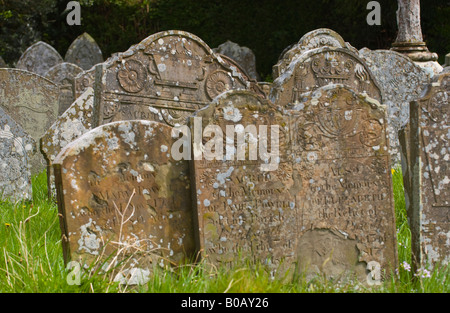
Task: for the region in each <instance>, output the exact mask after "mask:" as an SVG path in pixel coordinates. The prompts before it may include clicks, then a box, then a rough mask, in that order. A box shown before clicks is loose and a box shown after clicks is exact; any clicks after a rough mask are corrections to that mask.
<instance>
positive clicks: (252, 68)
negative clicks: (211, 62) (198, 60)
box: [213, 40, 261, 81]
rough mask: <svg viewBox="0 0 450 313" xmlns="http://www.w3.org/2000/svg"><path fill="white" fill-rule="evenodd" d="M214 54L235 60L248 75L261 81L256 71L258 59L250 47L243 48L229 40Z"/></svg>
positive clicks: (215, 49) (215, 50) (216, 49)
mask: <svg viewBox="0 0 450 313" xmlns="http://www.w3.org/2000/svg"><path fill="white" fill-rule="evenodd" d="M213 51H214V52H216V53H220V54H224V55H226V56H227V57H229V58H232V59H233V60H235V61H236V62H237V63H238V64H239V65H240V66H241V67H242V68H243V69H244V71H245V73H247V74H248V76H249V77H250V78H251V79H254V80H256V81H260V80H261V77H260V76H259V74H258V71H257V70H256V57H255V54H254V53H253V51H252V50H251V49H250V48H248V47H241V46H240V45H238V44H237V43H235V42H232V41H230V40H227V41H226V42H224V43H223V44H221V45H219V46H218V47H217V48H214V49H213Z"/></svg>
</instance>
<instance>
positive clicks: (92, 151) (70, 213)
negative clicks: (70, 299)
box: [54, 121, 195, 279]
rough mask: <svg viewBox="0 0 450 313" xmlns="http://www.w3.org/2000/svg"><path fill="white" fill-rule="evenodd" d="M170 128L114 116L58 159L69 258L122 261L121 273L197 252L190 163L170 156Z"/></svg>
mask: <svg viewBox="0 0 450 313" xmlns="http://www.w3.org/2000/svg"><path fill="white" fill-rule="evenodd" d="M171 130H172V128H171V127H169V126H167V125H164V124H162V123H157V122H149V121H120V122H113V123H109V124H106V125H103V126H100V127H97V128H95V129H93V130H91V131H89V132H88V133H86V134H84V135H83V136H81V137H80V138H78V139H77V140H75V141H73V142H72V143H70V144H69V145H67V146H66V147H65V148H64V149H63V150H62V151H61V153H60V154H59V155H58V156H57V157H56V159H55V161H54V170H55V176H56V185H57V193H58V208H59V212H60V214H61V220H60V222H61V228H62V234H63V242H62V243H63V248H64V249H63V250H64V256H65V260H66V262H67V261H69V260H75V261H79V262H83V264H92V265H95V264H94V263H93V262H96V260H101V261H106V265H103V263H102V262H100V263H97V265H99V266H102V268H103V270H105V268H106V267H108V266H111V267H114V266H116V265H117V264H118V263H117V262H119V261H123V262H124V263H122V264H121V265H120V266H119V268H120V271H121V273H122V274H123V273H126V272H127V271H128V270H130V269H132V268H134V269H139V270H140V271H141V272H142V273H147V274H148V273H149V272H150V271H151V270H152V267H153V266H155V265H164V264H167V263H171V264H179V263H181V262H183V261H184V260H185V259H186V258H191V257H193V253H194V249H195V245H194V235H193V228H192V210H191V198H190V197H191V196H190V188H189V167H188V161H183V160H182V161H175V160H174V159H173V158H172V157H171V155H170V147H171V146H172V144H173V143H174V141H175V140H176V139H174V138H173V137H172V134H171ZM108 257H109V259H108V260H106V258H108ZM126 257H130V259H128V260H125V258H126ZM121 273H119V274H118V277H117V276H116V279H119V278H120V275H122V274H121Z"/></svg>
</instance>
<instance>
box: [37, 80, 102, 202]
mask: <svg viewBox="0 0 450 313" xmlns="http://www.w3.org/2000/svg"><path fill="white" fill-rule="evenodd" d="M93 106H94V90H93V89H92V88H88V89H87V90H86V91H85V92H84V93H83V94H82V95H81V96H80V97H78V98H77V99H76V100H75V101H74V103H72V105H71V106H70V107H69V108H68V109H67V110H66V111H65V112H64V113H63V114H61V115H60V116H59V117H58V119H57V120H56V121H55V122H54V123H53V125H52V126H51V127H50V128H49V129H48V130H47V131H46V132H45V134H44V135H43V136H42V138H41V140H40V149H41V153H42V154H43V155H44V157H45V160H46V161H47V187H48V193H49V197H52V194H54V195H56V193H55V192H54V190H55V186H54V175H53V166H52V164H53V161H54V160H55V158H56V156H57V155H58V154H59V153H60V152H61V150H62V149H63V148H64V147H65V146H67V145H68V144H69V143H71V142H72V141H74V140H75V139H77V138H78V137H80V136H81V135H83V134H84V133H87V132H88V131H90V130H91V129H92V118H93V117H92V108H93Z"/></svg>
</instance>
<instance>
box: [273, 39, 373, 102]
mask: <svg viewBox="0 0 450 313" xmlns="http://www.w3.org/2000/svg"><path fill="white" fill-rule="evenodd" d="M337 83H339V84H344V85H347V86H349V87H350V88H352V89H353V90H355V91H356V92H358V93H366V94H367V95H368V96H370V97H371V98H374V99H376V100H378V101H379V102H382V92H381V90H380V88H379V86H378V83H377V82H376V81H375V78H374V77H373V75H372V73H371V72H370V70H369V69H368V67H367V66H366V64H365V63H364V61H362V60H361V59H360V58H359V57H358V56H357V55H356V54H354V53H353V52H351V51H350V50H349V49H343V48H329V47H324V48H318V49H314V50H310V51H307V52H305V53H303V54H301V55H299V56H297V57H296V58H295V59H294V60H293V61H292V62H291V63H290V65H289V67H288V69H287V70H286V71H285V72H284V73H283V75H281V76H280V77H278V78H277V79H276V80H275V81H274V82H273V84H272V89H271V94H270V97H269V98H270V100H271V101H272V102H274V103H275V104H277V105H279V106H282V107H285V106H286V105H289V104H290V105H293V104H296V103H298V102H300V101H301V98H302V96H301V95H302V93H305V92H308V91H312V90H314V89H317V88H319V87H322V86H325V85H328V84H337Z"/></svg>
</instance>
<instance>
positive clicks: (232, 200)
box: [190, 91, 298, 271]
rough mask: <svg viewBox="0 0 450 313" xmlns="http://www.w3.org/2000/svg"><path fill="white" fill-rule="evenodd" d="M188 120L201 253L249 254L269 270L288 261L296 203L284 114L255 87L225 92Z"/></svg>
mask: <svg viewBox="0 0 450 313" xmlns="http://www.w3.org/2000/svg"><path fill="white" fill-rule="evenodd" d="M190 120H191V123H190V127H191V133H192V134H193V136H192V139H193V149H194V150H193V155H194V159H193V160H192V163H191V171H193V177H194V181H193V182H192V183H193V187H192V193H193V195H194V206H195V212H196V216H197V220H198V232H199V239H198V242H197V245H198V250H199V251H201V253H202V257H203V258H205V259H207V263H209V262H210V263H212V264H216V265H218V264H222V265H229V264H233V263H235V262H236V261H238V260H239V259H240V258H244V259H245V258H249V259H251V260H257V261H259V262H262V263H267V264H268V265H269V268H270V269H271V270H274V271H276V270H280V271H281V270H283V269H287V268H288V267H289V266H292V265H293V264H294V263H295V261H296V251H295V249H296V240H297V231H298V228H297V210H298V208H297V207H296V206H295V201H294V196H293V195H292V194H291V193H290V187H291V186H292V184H293V179H292V175H291V174H292V169H291V167H292V166H291V164H289V163H287V162H286V153H285V150H284V149H285V147H286V144H285V141H286V136H284V133H285V132H286V129H285V123H284V120H283V118H282V115H281V112H279V111H277V110H275V108H274V106H273V105H272V104H270V103H269V102H268V101H267V100H263V99H261V98H260V97H258V96H257V95H256V94H255V93H252V92H249V91H228V92H226V93H224V94H222V95H221V96H218V97H217V98H216V99H214V100H213V102H212V103H211V104H210V105H209V106H208V107H206V108H204V109H202V110H200V111H198V112H197V113H196V115H195V117H193V118H191V119H190ZM211 131H212V132H213V133H214V136H212V133H211ZM220 134H222V135H220ZM235 134H236V136H235ZM202 135H203V136H202ZM211 137H212V138H211ZM235 137H237V138H236V140H235ZM276 139H278V141H277V140H276ZM263 152H264V153H263ZM265 152H267V153H265Z"/></svg>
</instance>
